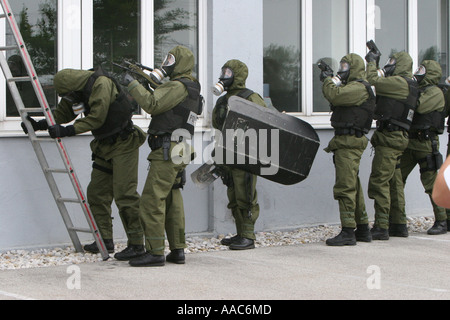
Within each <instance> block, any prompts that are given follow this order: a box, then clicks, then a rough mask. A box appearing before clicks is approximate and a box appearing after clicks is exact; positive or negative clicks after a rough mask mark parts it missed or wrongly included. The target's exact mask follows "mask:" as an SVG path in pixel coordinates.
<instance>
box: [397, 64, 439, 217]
mask: <svg viewBox="0 0 450 320" xmlns="http://www.w3.org/2000/svg"><path fill="white" fill-rule="evenodd" d="M422 65H423V66H424V67H425V68H426V70H427V72H426V76H425V78H424V79H423V80H422V82H421V83H420V89H421V91H422V94H421V95H420V97H419V100H418V103H417V109H416V116H417V115H418V114H422V115H424V114H428V113H430V112H433V111H439V112H442V111H444V107H445V99H444V94H443V92H442V90H441V89H440V88H439V87H438V86H437V85H438V84H439V81H440V79H441V77H442V69H441V66H440V65H439V63H438V62H436V61H432V60H425V61H423V62H422ZM417 133H418V130H414V129H411V130H410V139H409V144H408V147H407V148H406V150H405V152H404V153H403V155H402V158H401V164H400V168H401V172H402V180H403V183H406V179H407V178H408V176H409V174H410V173H411V171H412V170H413V169H414V168H415V167H416V166H417V164H419V167H420V169H421V173H420V180H421V181H422V185H423V186H424V188H425V193H426V194H428V195H429V197H430V200H431V204H432V206H433V211H434V215H435V218H436V221H443V220H447V214H446V213H445V209H444V208H441V207H439V206H437V205H436V204H435V203H434V201H433V199H432V198H431V195H432V193H433V186H434V181H435V180H436V176H437V171H438V169H434V170H428V165H427V161H426V158H427V156H430V155H432V154H433V147H432V141H434V142H435V143H436V147H437V148H438V150H439V136H438V133H437V132H436V130H434V131H433V135H432V136H431V137H430V138H429V139H419V138H418V137H417ZM424 160H425V161H424ZM391 200H392V202H391V221H392V222H393V223H406V221H404V217H405V216H406V213H405V207H404V206H400V205H402V204H403V203H402V202H401V201H397V200H396V199H395V195H393V198H392V199H391Z"/></svg>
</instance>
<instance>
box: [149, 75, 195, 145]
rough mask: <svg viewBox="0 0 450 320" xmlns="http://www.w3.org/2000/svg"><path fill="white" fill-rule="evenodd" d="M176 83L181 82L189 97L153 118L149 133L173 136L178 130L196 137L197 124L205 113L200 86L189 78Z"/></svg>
mask: <svg viewBox="0 0 450 320" xmlns="http://www.w3.org/2000/svg"><path fill="white" fill-rule="evenodd" d="M174 81H179V82H181V83H182V84H183V85H184V86H185V87H186V89H187V91H188V96H187V98H186V99H184V101H183V102H181V103H180V104H179V105H177V106H176V107H175V108H172V109H170V110H169V111H166V112H164V113H162V114H160V115H157V116H154V117H152V122H151V123H150V127H149V130H148V133H149V134H151V135H155V136H160V135H166V134H172V133H173V132H174V131H175V130H177V129H186V130H187V131H189V133H190V134H191V135H194V131H195V122H196V121H197V118H198V116H199V115H200V114H202V112H203V97H202V96H201V95H200V90H201V87H200V84H199V83H198V82H196V81H192V80H190V79H188V78H180V79H176V80H174Z"/></svg>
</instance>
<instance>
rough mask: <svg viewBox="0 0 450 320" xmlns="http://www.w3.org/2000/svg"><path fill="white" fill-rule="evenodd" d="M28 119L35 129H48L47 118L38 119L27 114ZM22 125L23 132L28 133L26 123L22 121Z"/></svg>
mask: <svg viewBox="0 0 450 320" xmlns="http://www.w3.org/2000/svg"><path fill="white" fill-rule="evenodd" d="M27 120H28V121H30V123H31V126H32V127H33V130H34V131H43V130H47V129H48V123H47V120H45V119H43V120H40V121H36V120H34V119H33V118H32V117H30V116H27ZM20 126H21V127H22V130H23V132H25V134H28V129H27V127H26V126H25V123H23V122H22V123H21V124H20Z"/></svg>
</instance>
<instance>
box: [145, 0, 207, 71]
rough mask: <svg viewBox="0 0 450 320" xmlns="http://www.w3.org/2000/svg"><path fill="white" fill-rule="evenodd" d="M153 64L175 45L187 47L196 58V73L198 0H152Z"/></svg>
mask: <svg viewBox="0 0 450 320" xmlns="http://www.w3.org/2000/svg"><path fill="white" fill-rule="evenodd" d="M153 6H154V28H155V29H154V32H155V33H154V37H155V66H159V65H160V64H161V63H162V62H163V60H164V58H165V57H166V55H167V53H168V52H169V51H170V50H171V49H172V48H173V47H175V46H178V45H182V46H185V47H187V48H189V49H190V50H191V51H192V52H193V53H194V56H195V57H196V58H197V59H196V64H195V70H194V76H196V75H195V73H196V74H198V1H197V0H154V2H153Z"/></svg>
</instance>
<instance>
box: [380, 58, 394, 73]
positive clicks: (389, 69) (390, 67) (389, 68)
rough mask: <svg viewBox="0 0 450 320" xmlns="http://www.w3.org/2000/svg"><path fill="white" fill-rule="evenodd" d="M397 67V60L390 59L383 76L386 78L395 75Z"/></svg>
mask: <svg viewBox="0 0 450 320" xmlns="http://www.w3.org/2000/svg"><path fill="white" fill-rule="evenodd" d="M396 67H397V60H396V59H395V58H389V60H388V62H387V63H386V65H385V66H384V68H383V74H384V76H385V77H390V76H392V75H393V74H394V71H395V68H396Z"/></svg>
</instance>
